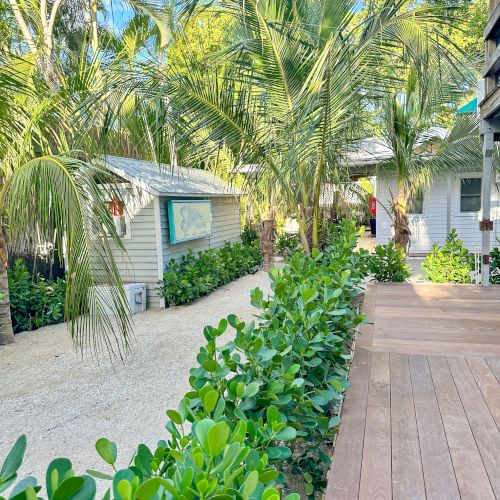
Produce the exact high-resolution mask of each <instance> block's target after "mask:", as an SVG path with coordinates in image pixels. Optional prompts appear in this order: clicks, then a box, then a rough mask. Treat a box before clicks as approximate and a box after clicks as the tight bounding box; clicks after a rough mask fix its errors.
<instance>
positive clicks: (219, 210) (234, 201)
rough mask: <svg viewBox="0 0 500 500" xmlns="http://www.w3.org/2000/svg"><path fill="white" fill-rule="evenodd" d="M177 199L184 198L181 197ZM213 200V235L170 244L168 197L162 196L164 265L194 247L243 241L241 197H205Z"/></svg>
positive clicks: (209, 246) (196, 248)
mask: <svg viewBox="0 0 500 500" xmlns="http://www.w3.org/2000/svg"><path fill="white" fill-rule="evenodd" d="M175 199H177V200H178V199H182V198H181V197H178V198H175ZM203 199H211V200H212V235H211V236H209V237H206V238H200V239H199V240H192V241H186V242H184V243H176V244H175V245H171V244H170V238H169V233H168V214H167V200H168V198H166V197H161V198H160V200H159V201H160V217H161V241H162V244H161V246H162V250H163V266H165V265H166V264H167V263H168V261H169V260H170V259H180V258H181V257H182V255H184V254H185V253H187V251H188V250H189V249H190V248H192V249H193V251H195V252H198V251H200V250H207V249H209V248H219V247H221V246H223V245H224V244H225V243H226V242H227V241H229V242H231V243H237V242H239V241H241V218H240V202H239V199H238V198H236V197H232V196H226V197H221V198H203Z"/></svg>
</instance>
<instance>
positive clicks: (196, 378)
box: [0, 226, 366, 500]
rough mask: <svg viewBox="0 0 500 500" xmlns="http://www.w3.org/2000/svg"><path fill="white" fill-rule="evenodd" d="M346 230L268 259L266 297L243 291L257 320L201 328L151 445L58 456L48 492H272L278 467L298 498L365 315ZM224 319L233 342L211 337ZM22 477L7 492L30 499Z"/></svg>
mask: <svg viewBox="0 0 500 500" xmlns="http://www.w3.org/2000/svg"><path fill="white" fill-rule="evenodd" d="M344 236H345V237H343V238H341V239H338V240H337V241H336V242H335V243H333V244H332V245H329V246H328V247H326V248H325V250H324V251H323V252H319V251H317V250H315V251H314V252H313V255H312V257H308V256H306V255H304V254H303V253H302V252H296V253H295V254H293V255H292V256H291V258H290V260H289V262H288V263H287V264H286V265H285V266H284V267H283V268H282V269H277V268H275V269H273V271H272V272H271V273H270V279H271V287H272V290H273V293H272V295H271V296H270V297H265V296H264V293H263V292H262V290H260V289H259V288H256V289H255V290H252V292H251V301H252V304H253V305H254V306H255V307H256V308H257V309H258V315H257V317H256V320H255V321H252V322H250V323H245V322H242V321H241V320H239V319H238V318H237V317H236V316H234V315H229V316H228V317H227V318H224V319H222V320H221V321H220V322H219V324H218V325H217V326H216V327H214V326H207V327H205V329H204V331H203V334H204V336H205V339H206V341H207V342H206V344H205V345H204V346H203V347H202V348H200V351H199V353H198V355H197V366H196V367H194V368H192V369H191V370H190V377H189V383H190V385H191V390H190V391H189V392H188V393H187V394H186V395H185V396H184V397H183V398H182V400H181V402H180V403H179V406H178V408H177V410H168V411H167V416H168V419H169V420H168V422H167V425H166V428H167V430H168V431H169V433H170V436H169V439H168V440H165V441H160V442H159V443H158V445H157V448H156V449H155V450H150V449H149V448H148V447H147V446H145V445H144V444H140V445H139V446H138V448H137V452H136V454H135V456H134V458H133V462H132V464H131V465H129V466H128V468H125V469H119V466H118V464H117V447H116V444H115V443H112V442H110V441H108V440H107V439H105V438H101V439H100V440H99V441H97V443H96V449H97V452H98V453H99V455H100V456H101V457H102V458H103V460H104V461H105V462H106V463H107V464H109V467H110V470H109V473H108V472H98V471H87V473H88V475H86V476H81V477H77V476H74V474H73V473H72V472H70V471H71V462H69V461H68V460H67V459H58V460H59V462H58V461H57V460H56V461H55V462H52V463H51V465H49V471H48V474H47V477H48V478H51V480H50V481H49V484H48V485H47V489H48V492H47V493H48V497H49V498H66V497H67V496H65V495H66V494H67V493H68V492H69V491H72V494H73V495H75V494H76V493H77V492H78V493H80V492H81V490H82V489H84V488H85V489H86V494H85V495H84V494H81V495H80V496H79V497H78V498H93V495H94V493H95V481H94V478H98V479H104V480H107V481H109V483H110V486H109V493H107V496H106V497H105V498H115V499H119V500H132V499H149V498H156V499H163V498H165V499H170V498H190V499H207V500H209V499H213V500H215V499H219V500H222V499H224V500H226V499H227V500H230V499H248V500H257V499H263V500H279V499H280V498H282V490H283V483H284V482H285V485H284V486H285V487H286V473H287V472H288V471H292V473H293V474H295V475H298V476H299V477H300V476H302V478H303V482H304V490H305V493H306V495H307V496H309V497H313V495H314V494H315V493H316V492H318V491H321V490H323V489H324V488H325V486H326V479H325V478H326V471H327V470H328V467H329V464H330V459H329V457H328V456H327V454H326V453H325V452H324V443H325V441H327V440H331V439H332V438H333V437H334V435H335V433H336V432H337V429H338V424H339V417H338V411H339V406H340V402H341V401H342V398H343V392H344V390H345V388H346V387H347V386H348V382H347V379H346V375H347V372H348V369H349V360H350V358H351V354H350V343H351V341H352V336H353V333H354V331H355V329H356V327H357V326H358V325H359V324H360V323H361V322H362V321H363V316H362V315H360V314H358V312H357V310H356V309H354V308H353V307H352V303H353V300H354V299H355V298H356V297H357V295H358V294H359V293H360V288H359V285H360V283H361V281H362V280H363V279H364V277H365V275H364V271H363V269H365V263H364V261H365V258H366V255H365V253H363V252H353V251H352V248H353V246H354V245H355V240H356V232H353V231H351V230H350V228H349V227H348V226H346V234H345V235H344ZM227 251H229V250H227ZM228 328H232V329H233V330H234V338H233V340H231V341H230V342H228V343H227V344H225V345H218V343H217V340H218V338H219V337H220V336H221V335H223V334H224V333H226V331H227V329H228ZM23 439H24V438H21V444H16V446H15V447H14V452H13V454H14V457H12V456H11V455H9V457H10V458H9V457H8V458H7V461H6V463H7V464H8V465H7V466H4V468H2V472H1V473H0V491H2V490H3V489H5V488H6V487H7V486H8V485H9V484H11V483H12V482H13V481H14V480H15V479H16V473H17V468H18V467H19V464H20V462H21V459H22V454H23V453H24V448H25V446H26V442H25V439H24V441H23ZM58 464H59V465H58ZM55 471H57V472H55ZM25 481H26V482H24V483H23V482H22V481H21V483H19V484H18V485H17V486H16V487H15V488H16V490H15V491H16V493H21V492H25V494H24V496H22V497H20V498H31V497H33V495H34V494H35V493H37V492H38V490H39V487H38V486H36V480H34V479H29V480H25ZM6 485H7V486H6ZM31 490H32V491H31ZM27 491H30V495H31V496H28V494H27V493H26V492H27ZM56 492H57V493H56ZM286 498H288V499H289V500H292V499H293V500H297V499H298V498H299V497H298V495H296V494H292V495H289V496H288V497H286Z"/></svg>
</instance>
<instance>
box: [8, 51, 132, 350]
mask: <svg viewBox="0 0 500 500" xmlns="http://www.w3.org/2000/svg"><path fill="white" fill-rule="evenodd" d="M2 63H3V64H1V65H0V68H1V70H0V89H1V90H0V92H1V93H2V96H4V98H5V99H6V103H8V105H5V106H2V107H1V110H0V129H1V130H2V133H1V134H0V293H1V294H2V301H1V303H0V344H6V343H10V342H12V341H13V338H14V337H13V333H12V323H11V318H10V307H9V289H8V281H7V265H8V250H9V248H10V249H15V250H29V251H34V249H35V248H36V247H37V246H38V245H39V244H41V243H45V242H48V241H50V242H53V243H55V246H56V248H58V249H60V250H61V255H62V256H63V258H64V261H65V264H66V267H67V269H68V275H67V282H68V286H67V291H66V297H65V319H66V321H67V322H68V325H69V331H70V334H71V337H72V339H73V340H74V342H75V345H76V346H77V347H78V348H79V349H81V351H82V352H92V353H97V352H98V351H100V350H102V349H104V350H107V352H108V353H109V354H111V355H115V356H118V357H123V356H124V355H126V353H127V351H128V350H129V345H130V336H131V333H132V323H131V319H130V316H129V312H128V305H127V302H126V298H125V295H124V292H123V288H122V286H121V281H120V276H119V273H118V269H117V267H116V265H115V261H114V258H113V253H112V245H115V246H116V247H117V248H118V249H121V250H123V245H122V243H121V240H120V238H119V237H118V235H117V233H116V229H115V226H114V223H113V220H112V216H111V214H110V213H109V209H108V207H107V204H106V203H105V198H106V196H107V197H108V199H109V193H108V194H106V193H103V190H102V188H101V185H102V184H103V182H104V180H106V181H107V177H109V173H108V172H106V171H104V170H102V169H101V168H100V167H98V166H96V165H95V164H94V163H92V162H90V161H87V158H86V157H85V155H84V154H83V153H82V152H76V151H75V152H70V151H69V143H68V138H71V137H73V136H74V134H75V132H74V130H72V126H74V125H75V123H73V122H71V121H70V120H68V116H71V115H72V111H74V110H71V104H70V101H69V100H68V99H67V95H65V94H64V92H63V91H62V90H61V91H59V92H58V93H53V92H51V91H50V90H49V89H48V88H47V87H46V86H45V84H44V83H43V81H42V82H40V81H37V80H35V79H31V78H29V77H27V75H29V72H28V73H27V74H26V73H22V72H20V71H19V69H20V67H19V66H20V65H21V64H22V63H23V60H20V59H17V58H14V57H12V56H10V57H9V56H7V58H6V59H5V60H4V61H2ZM18 65H19V66H18ZM25 69H29V66H26V68H25ZM74 83H75V81H74V80H72V84H74ZM64 150H67V151H68V153H67V154H63V153H62V152H61V151H64ZM54 151H55V152H54ZM109 189H110V190H111V192H112V194H111V195H112V196H113V195H114V194H115V193H114V191H113V189H114V188H113V187H110V188H109ZM116 194H117V195H118V196H119V194H118V193H117V192H116ZM102 284H109V285H111V286H110V288H109V295H108V294H105V295H103V292H102V291H100V290H102V289H100V288H98V286H99V285H102ZM107 307H110V308H111V310H112V311H113V313H114V315H113V316H108V315H107V314H106V308H107Z"/></svg>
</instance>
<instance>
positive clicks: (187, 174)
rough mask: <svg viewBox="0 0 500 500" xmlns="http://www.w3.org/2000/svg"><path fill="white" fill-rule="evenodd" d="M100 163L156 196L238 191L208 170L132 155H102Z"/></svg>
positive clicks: (216, 193) (238, 193)
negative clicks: (156, 161)
mask: <svg viewBox="0 0 500 500" xmlns="http://www.w3.org/2000/svg"><path fill="white" fill-rule="evenodd" d="M102 162H103V165H104V166H105V167H106V168H108V169H109V170H111V171H112V172H113V173H115V174H116V175H118V176H120V177H122V178H123V179H125V180H127V181H129V182H131V183H132V184H135V185H136V186H139V187H140V188H141V189H144V190H145V191H147V192H149V193H151V194H153V195H156V196H188V197H191V196H214V197H218V196H235V195H240V194H241V191H240V190H239V189H237V188H235V187H234V186H232V185H231V184H228V183H227V182H224V181H223V180H222V179H221V178H220V177H217V176H216V175H214V174H213V173H212V172H210V171H208V170H201V169H198V168H185V167H177V168H172V167H171V166H170V165H167V164H165V163H153V162H149V161H145V160H135V159H133V158H121V157H118V156H106V157H103V158H102Z"/></svg>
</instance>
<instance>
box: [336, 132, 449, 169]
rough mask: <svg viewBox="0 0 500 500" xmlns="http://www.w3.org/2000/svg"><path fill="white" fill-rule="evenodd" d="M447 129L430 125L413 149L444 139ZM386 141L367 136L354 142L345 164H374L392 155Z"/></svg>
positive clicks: (358, 165)
mask: <svg viewBox="0 0 500 500" xmlns="http://www.w3.org/2000/svg"><path fill="white" fill-rule="evenodd" d="M448 133H449V131H448V130H447V129H445V128H443V127H430V128H429V129H428V130H426V131H425V132H423V133H422V134H420V136H419V137H418V139H417V140H416V141H415V145H414V147H415V149H416V148H419V147H420V146H422V145H423V144H424V143H426V142H433V141H435V140H444V139H445V138H446V136H447V135H448ZM393 155H394V154H393V152H392V149H391V147H390V146H389V143H388V141H387V140H386V139H385V138H383V137H368V138H366V139H362V140H360V141H357V142H355V143H354V144H353V145H352V146H351V148H350V150H349V151H348V153H347V162H346V163H347V164H348V165H349V166H351V167H366V166H376V165H378V164H380V163H383V162H385V161H387V160H390V159H391V158H392V157H393Z"/></svg>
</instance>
